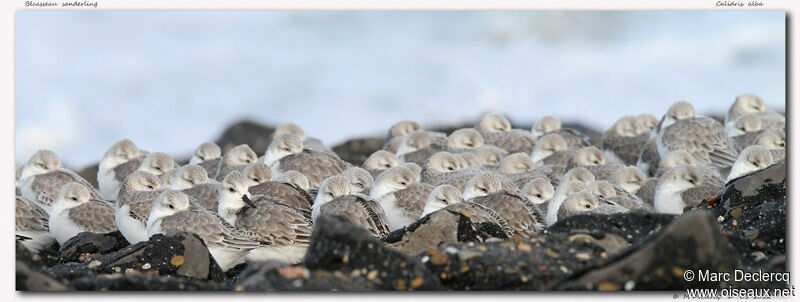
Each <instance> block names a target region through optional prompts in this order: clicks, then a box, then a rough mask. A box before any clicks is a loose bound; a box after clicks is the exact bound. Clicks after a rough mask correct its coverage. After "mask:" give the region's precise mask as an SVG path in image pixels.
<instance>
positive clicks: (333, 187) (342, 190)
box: [311, 176, 389, 238]
mask: <svg viewBox="0 0 800 302" xmlns="http://www.w3.org/2000/svg"><path fill="white" fill-rule="evenodd" d="M311 209H312V212H311V213H312V214H311V215H312V219H313V220H314V221H316V220H317V218H318V217H319V216H322V215H336V216H341V217H343V218H345V219H347V220H348V221H350V222H352V223H354V224H356V225H358V226H361V227H363V228H365V229H367V230H368V231H370V233H372V235H374V236H375V237H378V238H381V237H384V236H386V235H387V234H389V226H388V225H387V224H386V220H387V218H386V213H384V211H383V208H382V207H381V205H380V204H378V202H376V201H375V200H374V199H372V198H370V197H369V196H366V195H363V194H358V193H355V194H351V193H350V181H349V180H347V178H344V177H342V176H331V177H328V178H326V179H325V180H324V181H323V182H322V185H321V186H320V188H319V193H317V198H316V200H314V205H313V206H312V207H311Z"/></svg>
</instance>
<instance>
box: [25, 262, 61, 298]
mask: <svg viewBox="0 0 800 302" xmlns="http://www.w3.org/2000/svg"><path fill="white" fill-rule="evenodd" d="M15 269H16V290H18V291H23V290H24V291H65V290H68V289H69V287H68V286H66V285H65V284H64V283H62V282H60V281H58V280H56V279H54V278H53V277H51V276H50V275H49V274H47V273H45V272H44V271H42V270H40V269H36V268H33V267H31V265H29V264H28V263H25V262H23V261H19V260H17V261H16V264H15Z"/></svg>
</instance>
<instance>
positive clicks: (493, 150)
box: [471, 144, 509, 166]
mask: <svg viewBox="0 0 800 302" xmlns="http://www.w3.org/2000/svg"><path fill="white" fill-rule="evenodd" d="M471 152H472V154H475V157H476V158H477V159H478V162H479V163H480V164H481V165H483V166H497V165H498V164H500V161H501V160H502V159H503V158H504V157H505V156H506V155H508V154H509V153H508V151H506V150H503V149H501V148H498V147H496V146H493V145H486V144H484V145H483V146H480V147H477V148H475V149H474V150H472V151H471Z"/></svg>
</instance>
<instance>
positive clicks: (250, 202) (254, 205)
mask: <svg viewBox="0 0 800 302" xmlns="http://www.w3.org/2000/svg"><path fill="white" fill-rule="evenodd" d="M242 201H244V203H246V204H247V205H248V206H250V207H251V208H253V209H255V208H256V204H254V203H253V201H251V200H250V198H248V197H247V195H242Z"/></svg>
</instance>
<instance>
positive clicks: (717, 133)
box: [656, 102, 738, 168]
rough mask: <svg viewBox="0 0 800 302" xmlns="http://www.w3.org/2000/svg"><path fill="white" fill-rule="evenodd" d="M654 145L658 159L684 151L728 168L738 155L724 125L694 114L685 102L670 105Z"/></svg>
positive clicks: (717, 165)
mask: <svg viewBox="0 0 800 302" xmlns="http://www.w3.org/2000/svg"><path fill="white" fill-rule="evenodd" d="M656 146H657V147H658V154H659V155H660V156H661V157H662V158H663V157H665V156H666V155H667V154H669V153H670V152H673V151H676V150H685V151H687V152H689V153H690V154H692V156H693V157H694V158H695V159H696V160H697V161H698V162H700V163H703V164H711V165H713V166H715V167H718V168H727V167H730V166H731V165H732V164H733V162H734V161H736V157H737V155H738V153H737V152H736V148H735V146H734V145H733V142H732V141H731V140H730V138H729V137H728V135H727V133H726V132H725V127H723V126H722V124H720V123H719V122H717V121H715V120H714V119H712V118H709V117H704V116H694V108H693V107H692V105H691V104H689V103H687V102H678V103H675V104H673V105H672V107H670V110H669V111H668V112H667V114H666V115H665V120H664V123H662V129H661V132H660V133H659V136H658V139H657V140H656Z"/></svg>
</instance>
